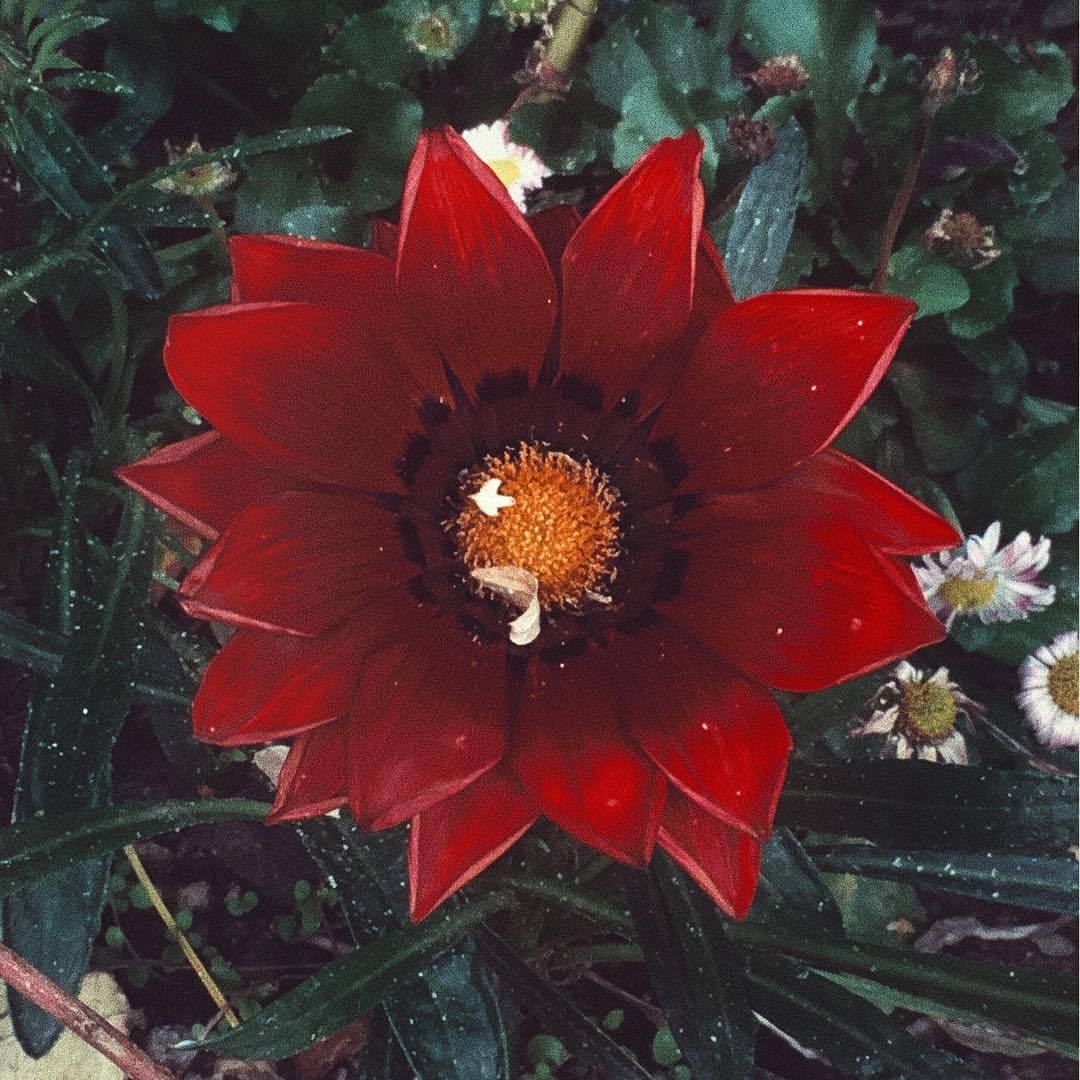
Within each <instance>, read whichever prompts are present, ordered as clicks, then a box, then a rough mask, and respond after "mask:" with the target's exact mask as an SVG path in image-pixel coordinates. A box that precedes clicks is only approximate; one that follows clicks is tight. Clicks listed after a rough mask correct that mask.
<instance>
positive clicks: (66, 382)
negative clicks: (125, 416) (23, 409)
mask: <svg viewBox="0 0 1080 1080" xmlns="http://www.w3.org/2000/svg"><path fill="white" fill-rule="evenodd" d="M0 370H4V371H10V372H15V373H18V374H19V375H21V376H22V377H23V378H24V379H29V380H30V381H31V382H34V383H39V384H40V385H42V386H48V387H51V388H52V389H54V390H61V391H63V392H64V393H67V394H74V395H75V396H76V397H78V398H80V399H81V400H82V401H83V402H84V403H85V404H86V405H87V406H88V407H89V409H90V411H91V413H94V412H95V411H96V410H97V399H96V398H95V396H94V392H93V391H92V390H91V389H90V387H89V386H87V385H86V382H85V381H84V380H83V379H82V378H81V377H80V376H79V375H78V374H77V373H76V371H75V370H74V369H73V368H72V366H71V364H70V363H69V362H68V361H67V360H66V359H65V358H64V357H63V356H61V354H60V353H59V352H58V351H57V350H56V349H54V348H53V346H52V345H50V344H49V342H48V341H47V340H46V339H45V338H44V337H43V336H42V335H40V334H30V333H26V332H25V331H23V330H20V329H19V328H18V327H12V328H11V329H10V330H8V331H6V332H5V333H4V334H3V335H2V336H0Z"/></svg>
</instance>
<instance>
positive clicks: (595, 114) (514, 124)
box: [510, 80, 611, 174]
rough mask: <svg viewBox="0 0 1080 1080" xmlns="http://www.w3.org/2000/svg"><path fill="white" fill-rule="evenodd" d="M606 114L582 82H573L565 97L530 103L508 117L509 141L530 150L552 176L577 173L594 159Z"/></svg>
mask: <svg viewBox="0 0 1080 1080" xmlns="http://www.w3.org/2000/svg"><path fill="white" fill-rule="evenodd" d="M608 115H609V114H608V113H607V110H606V109H605V108H604V107H603V106H601V105H597V104H596V102H595V101H594V100H593V99H592V98H591V97H590V95H589V92H588V89H587V88H586V85H585V81H584V80H575V81H574V83H573V84H572V85H571V87H570V90H569V91H568V93H567V94H566V95H565V97H561V98H558V99H556V100H554V101H548V102H544V103H540V102H530V103H528V104H525V105H522V106H521V108H519V109H515V110H514V112H513V113H512V114H511V116H510V138H511V139H513V140H514V142H518V143H522V144H523V145H525V146H531V147H532V148H533V149H534V150H535V151H536V152H537V153H538V154H539V155H540V157H541V159H542V160H543V162H544V164H545V165H546V166H547V167H548V168H549V169H551V170H552V171H553V172H556V173H562V174H566V173H571V174H573V173H580V172H581V171H582V170H584V168H585V166H586V165H588V164H590V163H591V162H592V161H594V160H595V159H596V155H597V152H598V149H599V140H600V133H601V128H602V127H604V126H607V125H609V124H610V123H611V121H610V120H609V119H608Z"/></svg>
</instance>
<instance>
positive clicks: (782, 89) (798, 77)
mask: <svg viewBox="0 0 1080 1080" xmlns="http://www.w3.org/2000/svg"><path fill="white" fill-rule="evenodd" d="M750 81H751V82H752V83H753V84H754V85H755V86H756V87H757V88H758V89H759V90H760V91H761V92H762V93H763V94H765V95H766V96H768V97H772V96H773V95H774V94H793V93H795V91H796V90H801V89H802V88H803V87H804V86H806V84H807V83H808V82H809V81H810V72H808V71H807V70H806V68H804V67H803V65H802V61H801V60H800V59H799V58H798V56H796V55H795V53H785V54H784V55H783V56H771V57H769V59H768V60H766V61H765V62H764V63H763V64H762V65H761V67H759V68H758V69H757V71H755V72H753V73H752V74H751V76H750Z"/></svg>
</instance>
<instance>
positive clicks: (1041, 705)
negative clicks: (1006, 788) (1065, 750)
mask: <svg viewBox="0 0 1080 1080" xmlns="http://www.w3.org/2000/svg"><path fill="white" fill-rule="evenodd" d="M1078 653H1080V637H1078V636H1077V633H1076V631H1075V630H1070V631H1069V632H1068V633H1066V634H1059V635H1058V636H1057V637H1056V638H1054V640H1053V641H1051V642H1050V644H1049V645H1040V646H1039V647H1038V648H1037V649H1036V650H1035V651H1034V652H1033V653H1032V654H1031V655H1030V656H1029V657H1027V658H1026V659H1025V660H1024V662H1023V663H1022V664H1021V665H1020V693H1019V694H1017V695H1016V702H1017V704H1018V705H1019V706H1020V708H1021V709H1022V710H1023V712H1024V717H1025V719H1026V720H1027V722H1028V725H1029V726H1030V727H1031V729H1032V731H1034V732H1035V738H1037V739H1038V740H1039V742H1041V743H1042V744H1043V745H1044V746H1049V747H1051V748H1052V749H1055V750H1056V749H1059V748H1060V747H1065V746H1068V747H1077V746H1080V715H1078V713H1080V706H1078V704H1077V697H1078V690H1077V682H1078V679H1080V671H1078Z"/></svg>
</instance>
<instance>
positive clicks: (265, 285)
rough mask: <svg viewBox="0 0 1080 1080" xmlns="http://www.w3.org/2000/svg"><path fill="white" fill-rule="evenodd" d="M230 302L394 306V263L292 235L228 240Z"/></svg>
mask: <svg viewBox="0 0 1080 1080" xmlns="http://www.w3.org/2000/svg"><path fill="white" fill-rule="evenodd" d="M229 257H230V258H231V259H232V268H233V276H232V299H233V303H237V304H248V303H255V302H258V301H262V300H302V301H306V302H307V303H311V304H319V305H326V306H328V307H344V308H356V307H358V306H359V307H362V309H363V310H364V312H372V311H380V310H385V309H386V307H387V306H392V307H397V290H396V289H395V287H394V266H393V263H392V262H391V261H390V260H389V259H387V258H384V257H383V256H382V255H376V254H375V252H373V251H364V250H362V249H361V248H354V247H346V246H345V245H344V244H330V243H327V242H325V241H323V240H302V239H299V238H298V237H295V236H262V235H258V236H232V237H230V238H229Z"/></svg>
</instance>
